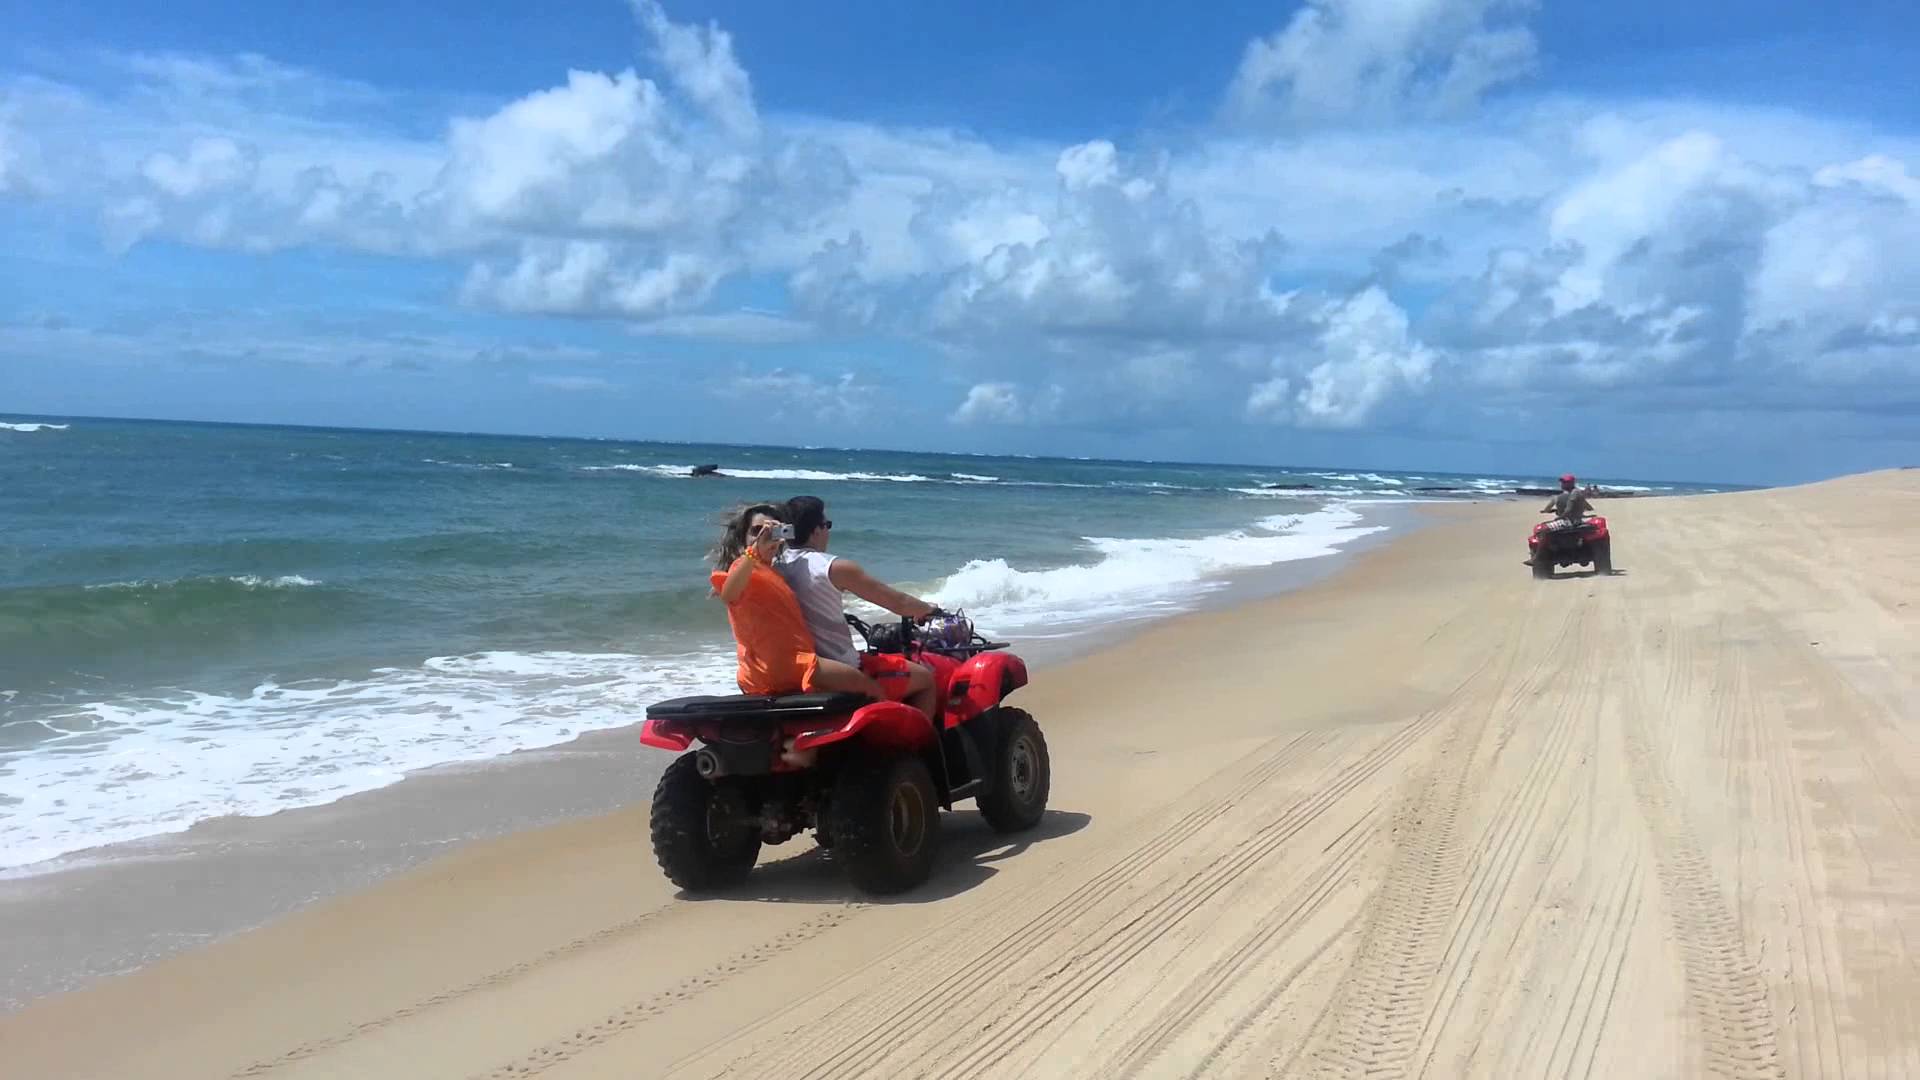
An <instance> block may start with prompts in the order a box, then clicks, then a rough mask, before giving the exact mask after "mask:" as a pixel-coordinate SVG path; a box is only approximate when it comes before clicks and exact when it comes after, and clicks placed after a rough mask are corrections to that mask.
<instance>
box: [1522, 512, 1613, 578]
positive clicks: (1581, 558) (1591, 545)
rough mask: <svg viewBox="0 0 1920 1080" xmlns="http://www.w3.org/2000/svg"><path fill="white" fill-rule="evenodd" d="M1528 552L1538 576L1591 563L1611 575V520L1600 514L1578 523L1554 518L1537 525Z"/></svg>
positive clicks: (1546, 575) (1549, 575) (1548, 576)
mask: <svg viewBox="0 0 1920 1080" xmlns="http://www.w3.org/2000/svg"><path fill="white" fill-rule="evenodd" d="M1527 555H1528V557H1529V560H1530V561H1531V562H1532V563H1533V576H1534V577H1537V578H1550V577H1552V576H1553V571H1554V568H1555V567H1560V566H1591V567H1593V569H1594V572H1596V573H1599V574H1603V575H1604V574H1611V573H1613V536H1612V534H1610V533H1608V532H1607V519H1606V518H1603V517H1600V516H1598V515H1590V516H1588V517H1585V518H1582V519H1581V520H1580V521H1578V522H1573V521H1568V520H1566V519H1565V518H1554V519H1553V520H1552V521H1543V522H1541V523H1540V524H1538V525H1535V526H1534V527H1533V535H1531V536H1529V537H1527Z"/></svg>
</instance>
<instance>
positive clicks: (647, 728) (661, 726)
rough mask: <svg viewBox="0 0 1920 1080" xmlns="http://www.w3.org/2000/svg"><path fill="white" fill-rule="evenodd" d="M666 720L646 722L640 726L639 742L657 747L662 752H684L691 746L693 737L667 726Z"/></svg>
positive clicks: (668, 722)
mask: <svg viewBox="0 0 1920 1080" xmlns="http://www.w3.org/2000/svg"><path fill="white" fill-rule="evenodd" d="M670 723H671V721H668V720H651V719H649V720H647V721H646V722H645V723H643V724H641V725H640V741H641V742H642V743H645V744H646V745H648V746H657V747H659V748H660V749H662V750H675V751H678V750H685V749H686V748H687V747H689V746H692V745H693V736H691V735H684V734H682V733H680V732H678V731H675V730H674V729H673V728H671V727H669V726H667V725H668V724H670Z"/></svg>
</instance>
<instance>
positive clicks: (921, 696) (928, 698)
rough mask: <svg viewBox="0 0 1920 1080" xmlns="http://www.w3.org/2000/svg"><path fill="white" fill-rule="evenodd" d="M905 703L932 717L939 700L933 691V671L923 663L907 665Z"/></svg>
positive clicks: (929, 717)
mask: <svg viewBox="0 0 1920 1080" xmlns="http://www.w3.org/2000/svg"><path fill="white" fill-rule="evenodd" d="M904 700H905V701H906V703H907V704H909V705H911V706H913V707H914V708H916V709H919V710H920V711H921V712H923V713H926V714H927V717H928V719H932V718H933V715H934V709H935V708H936V707H937V706H938V704H939V701H938V699H937V697H936V696H935V694H934V692H933V671H932V670H931V669H929V668H928V667H927V666H926V665H924V664H908V665H907V696H906V698H905V699H904Z"/></svg>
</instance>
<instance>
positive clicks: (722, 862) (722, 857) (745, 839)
mask: <svg viewBox="0 0 1920 1080" xmlns="http://www.w3.org/2000/svg"><path fill="white" fill-rule="evenodd" d="M652 832H653V857H654V860H655V861H656V862H658V863H659V864H660V869H661V870H662V871H664V872H665V873H666V875H667V880H668V881H671V882H673V883H674V884H675V885H678V886H680V887H681V888H682V889H685V890H687V891H688V892H701V891H704V890H708V889H719V888H724V887H726V886H728V885H738V884H739V883H740V882H742V881H745V880H746V878H747V875H748V874H749V873H750V872H752V870H753V864H754V862H755V861H756V860H758V859H759V858H760V822H759V821H758V820H757V819H756V818H755V817H754V815H753V810H752V807H750V806H749V805H748V804H747V797H746V793H745V792H744V791H742V790H741V789H740V787H739V785H737V784H732V783H727V782H726V781H722V782H720V783H717V784H716V783H712V782H709V781H707V780H704V779H702V778H701V776H700V773H699V771H698V770H697V769H696V768H695V767H694V755H692V754H683V755H681V756H680V757H678V758H675V759H674V762H673V764H671V765H669V766H667V771H666V773H665V774H663V775H662V776H661V777H660V783H659V786H657V787H655V788H654V789H653V811H652Z"/></svg>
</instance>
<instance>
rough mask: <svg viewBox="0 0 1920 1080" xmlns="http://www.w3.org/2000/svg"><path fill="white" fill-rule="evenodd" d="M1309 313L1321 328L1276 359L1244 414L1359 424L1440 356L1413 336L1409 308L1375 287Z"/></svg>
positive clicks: (1422, 379)
mask: <svg viewBox="0 0 1920 1080" xmlns="http://www.w3.org/2000/svg"><path fill="white" fill-rule="evenodd" d="M1314 318H1315V321H1316V323H1317V324H1318V326H1319V332H1318V334H1317V335H1315V336H1314V337H1313V338H1312V340H1311V342H1310V345H1309V347H1308V348H1306V349H1304V350H1296V351H1292V352H1290V353H1289V354H1283V355H1282V356H1281V357H1278V358H1276V360H1275V361H1274V366H1275V369H1276V371H1277V372H1278V373H1277V374H1275V375H1274V377H1273V378H1271V379H1268V380H1266V381H1264V382H1261V383H1258V384H1256V385H1255V386H1254V387H1253V388H1252V390H1251V391H1250V392H1249V394H1248V398H1247V413H1248V415H1249V416H1251V417H1254V418H1257V419H1264V420H1273V421H1289V422H1296V423H1299V424H1301V425H1302V426H1306V427H1326V428H1353V427H1358V426H1360V425H1361V424H1362V423H1364V422H1365V421H1367V420H1368V419H1370V418H1371V417H1372V416H1373V414H1374V411H1375V410H1376V409H1378V408H1379V407H1380V406H1381V405H1382V403H1384V402H1386V401H1388V400H1389V399H1390V398H1391V397H1392V396H1394V395H1395V394H1396V393H1399V392H1405V391H1412V390H1418V389H1419V388H1421V387H1423V386H1424V385H1426V383H1427V380H1428V378H1429V377H1430V376H1431V375H1432V373H1433V368H1434V363H1435V360H1436V359H1437V354H1436V353H1435V351H1434V350H1433V349H1431V348H1429V347H1428V346H1427V345H1425V344H1423V343H1422V342H1420V341H1419V340H1418V339H1416V338H1415V337H1414V336H1413V334H1412V332H1411V328H1410V324H1409V321H1408V319H1407V313H1406V312H1404V311H1402V310H1401V309H1400V307H1399V305H1397V304H1395V303H1394V302H1393V300H1392V299H1391V298H1389V297H1388V296H1387V294H1386V292H1385V291H1383V290H1381V289H1380V288H1378V287H1369V288H1367V289H1364V290H1362V291H1360V292H1359V293H1356V294H1354V295H1353V296H1351V297H1348V298H1345V299H1343V300H1336V301H1331V302H1327V303H1325V304H1324V306H1323V307H1322V309H1321V310H1320V311H1319V312H1317V313H1316V314H1315V316H1314ZM1288 372H1293V373H1291V374H1289V373H1288Z"/></svg>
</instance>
